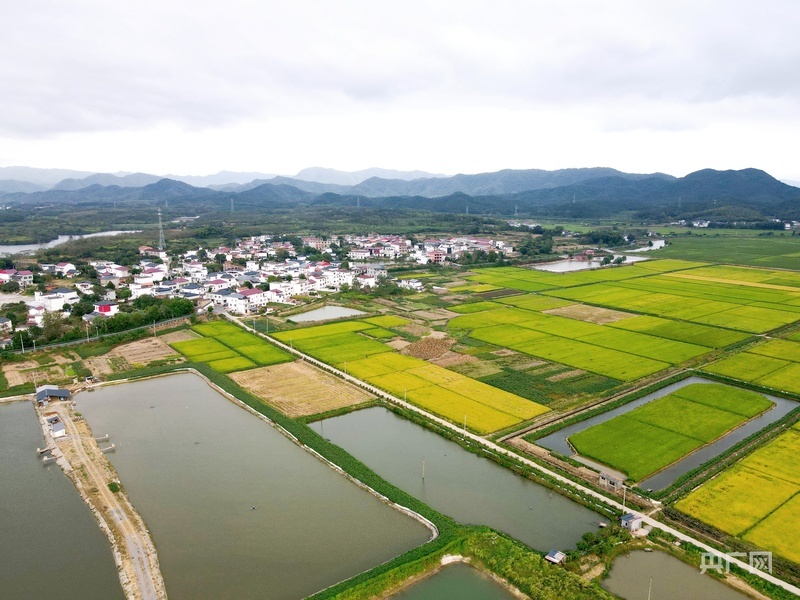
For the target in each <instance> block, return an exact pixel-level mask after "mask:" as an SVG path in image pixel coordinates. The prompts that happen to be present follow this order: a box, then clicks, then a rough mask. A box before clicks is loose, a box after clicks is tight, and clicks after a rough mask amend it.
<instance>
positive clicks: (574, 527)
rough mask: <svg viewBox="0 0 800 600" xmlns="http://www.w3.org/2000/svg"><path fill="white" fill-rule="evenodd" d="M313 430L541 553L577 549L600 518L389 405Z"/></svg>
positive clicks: (434, 503) (431, 500)
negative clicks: (581, 540) (409, 419)
mask: <svg viewBox="0 0 800 600" xmlns="http://www.w3.org/2000/svg"><path fill="white" fill-rule="evenodd" d="M312 427H313V428H314V429H315V430H316V431H317V432H319V433H321V434H322V435H323V436H324V437H326V438H328V439H330V440H331V441H332V442H333V443H334V444H337V445H339V446H341V447H342V448H344V449H345V450H347V451H348V452H349V453H350V454H352V455H353V456H355V457H356V458H358V459H359V460H361V461H362V462H364V463H365V464H366V465H367V466H368V467H370V468H371V469H372V470H373V471H375V472H376V473H378V475H380V476H381V477H383V478H384V479H386V480H388V481H389V482H390V483H393V484H394V485H396V486H397V487H399V488H401V489H403V490H405V491H406V492H407V493H409V494H411V495H412V496H414V497H416V498H419V499H420V500H422V501H423V502H425V503H426V504H428V505H429V506H431V507H433V508H435V509H436V510H439V511H441V512H442V513H445V514H447V515H449V516H451V517H453V518H454V519H456V520H457V521H460V522H462V523H466V524H476V525H477V524H480V525H489V526H490V527H494V528H495V529H499V530H500V531H504V532H505V533H508V534H509V535H511V536H513V537H515V538H517V539H518V540H520V541H522V542H524V543H525V544H528V545H529V546H531V547H532V548H535V549H536V550H541V551H544V552H547V551H549V550H551V549H554V548H555V549H559V550H567V549H572V548H574V547H575V544H576V543H577V542H578V540H580V537H581V535H583V534H584V533H585V532H587V531H590V530H591V531H593V530H596V529H597V527H598V523H599V521H600V520H601V517H600V516H599V515H597V514H596V513H594V512H592V511H590V510H589V509H587V508H584V507H583V506H581V505H579V504H577V503H575V502H572V501H571V500H569V499H567V498H565V497H564V496H561V495H559V494H557V493H556V492H553V491H551V490H549V489H547V488H545V487H543V486H541V485H538V484H536V483H533V482H532V481H529V480H527V479H524V478H522V477H519V476H517V475H515V474H514V473H512V472H511V471H509V470H508V469H505V468H503V467H501V466H499V465H497V464H496V463H494V462H492V461H491V460H489V459H487V458H483V457H480V456H477V455H475V454H472V453H471V452H468V451H467V450H465V449H464V448H462V447H461V446H459V445H458V444H456V443H455V442H451V441H449V440H447V439H445V438H443V437H441V436H440V435H438V434H436V433H433V432H431V431H429V430H427V429H425V428H424V427H422V426H420V425H417V424H416V423H413V422H411V421H408V420H406V419H403V418H402V417H399V416H397V415H395V414H394V413H393V412H391V411H389V410H387V409H385V408H382V407H376V408H368V409H364V410H360V411H357V412H353V413H349V414H346V415H342V416H338V417H333V418H330V419H325V420H323V421H319V422H317V423H313V424H312ZM423 461H424V469H425V478H424V480H423V477H422V471H423Z"/></svg>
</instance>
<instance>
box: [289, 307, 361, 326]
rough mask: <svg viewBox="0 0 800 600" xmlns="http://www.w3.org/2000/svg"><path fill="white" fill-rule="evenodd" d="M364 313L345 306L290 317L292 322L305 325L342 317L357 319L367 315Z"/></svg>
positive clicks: (320, 309) (318, 309)
mask: <svg viewBox="0 0 800 600" xmlns="http://www.w3.org/2000/svg"><path fill="white" fill-rule="evenodd" d="M365 314H367V313H365V312H364V311H361V310H356V309H355V308H347V307H344V306H323V307H322V308H317V309H314V310H309V311H308V312H304V313H299V314H296V315H292V316H291V317H288V319H289V320H290V321H294V322H295V323H305V322H307V321H330V320H331V319H341V318H342V317H357V316H358V315H365Z"/></svg>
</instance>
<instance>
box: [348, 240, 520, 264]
mask: <svg viewBox="0 0 800 600" xmlns="http://www.w3.org/2000/svg"><path fill="white" fill-rule="evenodd" d="M344 241H345V242H346V243H347V244H348V245H349V246H350V251H349V252H348V254H347V257H348V258H349V259H351V260H356V261H359V260H370V259H390V260H394V259H397V258H401V257H403V258H405V259H406V260H409V261H411V262H416V263H419V264H421V265H425V264H428V263H437V264H438V263H443V262H446V261H454V260H457V259H458V258H460V257H461V256H462V255H463V254H465V253H471V252H475V251H477V250H483V251H484V252H486V253H487V254H488V253H489V252H504V253H509V252H512V251H513V250H514V248H513V246H512V245H511V244H509V243H508V242H504V241H501V240H493V239H489V238H478V237H471V236H466V237H453V238H446V239H445V238H443V239H427V240H425V241H423V242H417V243H413V242H412V241H411V240H410V239H405V238H403V237H401V236H381V235H378V234H371V235H368V236H361V237H360V236H347V237H346V238H345V239H344Z"/></svg>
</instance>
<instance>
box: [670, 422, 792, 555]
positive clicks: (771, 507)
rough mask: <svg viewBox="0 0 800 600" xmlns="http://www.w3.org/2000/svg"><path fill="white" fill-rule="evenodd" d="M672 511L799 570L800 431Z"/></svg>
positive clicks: (788, 433)
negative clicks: (756, 546)
mask: <svg viewBox="0 0 800 600" xmlns="http://www.w3.org/2000/svg"><path fill="white" fill-rule="evenodd" d="M675 507H676V508H677V509H678V510H680V511H682V512H684V513H686V514H688V515H690V516H692V517H694V518H696V519H699V520H701V521H703V522H705V523H708V524H709V525H712V526H714V527H716V528H718V529H720V530H722V531H725V532H726V533H730V534H731V535H735V536H738V537H741V538H743V539H745V540H747V541H749V542H752V543H754V544H757V545H758V546H760V547H762V548H764V549H765V550H770V551H773V552H775V553H777V554H779V555H780V556H783V557H784V558H787V559H789V560H791V561H794V562H796V563H799V564H800V544H798V543H797V539H798V537H800V426H798V425H795V426H794V427H793V428H792V429H790V430H788V431H786V432H785V433H783V434H781V435H780V436H779V437H777V438H776V439H774V440H773V441H771V442H770V443H769V444H767V445H765V446H763V447H762V448H759V449H758V450H756V451H755V452H754V453H753V454H751V455H750V456H748V457H747V458H746V459H744V460H743V461H741V462H739V463H738V464H736V465H735V466H733V467H731V468H730V469H728V470H727V471H724V472H723V473H722V474H721V475H719V476H718V477H715V478H714V479H712V480H711V481H709V482H708V483H706V484H705V485H703V486H701V487H700V488H698V489H697V490H695V491H693V492H692V493H691V494H689V495H688V496H686V497H685V498H683V499H682V500H680V501H679V502H677V503H676V504H675Z"/></svg>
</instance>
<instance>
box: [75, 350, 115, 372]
mask: <svg viewBox="0 0 800 600" xmlns="http://www.w3.org/2000/svg"><path fill="white" fill-rule="evenodd" d="M106 356H107V355H105V354H104V355H103V356H93V357H91V358H87V359H86V360H84V361H83V366H84V367H86V368H87V369H89V371H91V373H92V375H94V376H95V377H100V376H102V375H109V374H111V373H113V372H114V369H113V368H112V367H111V363H109V362H108V358H106Z"/></svg>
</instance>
